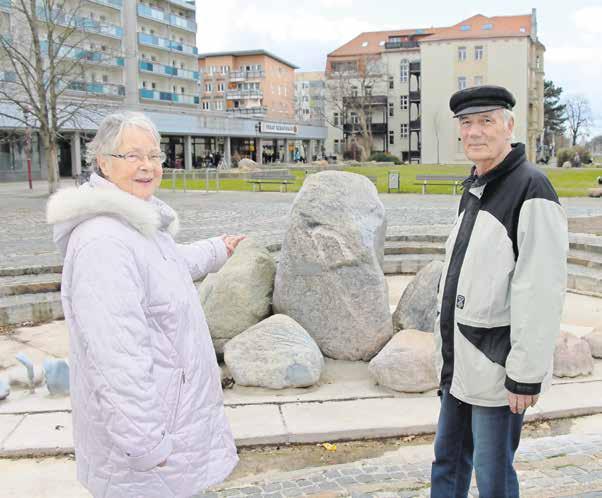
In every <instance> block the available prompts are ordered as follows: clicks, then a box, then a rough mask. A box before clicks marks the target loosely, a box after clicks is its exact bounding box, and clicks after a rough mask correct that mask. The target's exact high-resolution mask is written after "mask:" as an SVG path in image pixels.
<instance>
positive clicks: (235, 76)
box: [229, 71, 265, 81]
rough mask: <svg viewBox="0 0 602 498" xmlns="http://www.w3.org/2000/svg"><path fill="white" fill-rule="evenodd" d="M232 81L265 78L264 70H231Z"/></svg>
mask: <svg viewBox="0 0 602 498" xmlns="http://www.w3.org/2000/svg"><path fill="white" fill-rule="evenodd" d="M229 74H230V81H250V80H260V79H263V78H265V72H264V71H230V73H229Z"/></svg>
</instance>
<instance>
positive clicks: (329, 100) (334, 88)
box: [324, 55, 387, 161]
mask: <svg viewBox="0 0 602 498" xmlns="http://www.w3.org/2000/svg"><path fill="white" fill-rule="evenodd" d="M386 82H387V78H386V74H385V71H384V67H383V64H382V61H381V58H380V56H379V55H376V56H362V57H359V58H355V59H353V60H348V61H340V62H339V61H337V62H332V63H331V66H330V71H329V72H328V74H327V79H326V96H325V105H324V109H325V110H327V111H326V112H325V115H324V120H325V121H326V122H327V123H328V124H330V125H331V126H334V127H336V128H339V129H341V130H342V131H343V136H344V137H345V138H346V142H347V143H350V145H351V147H352V148H353V149H354V150H359V151H360V159H361V160H363V161H365V160H366V159H368V157H369V156H370V153H371V152H372V147H373V143H374V140H373V136H372V116H373V112H374V111H376V109H378V108H380V109H383V112H384V113H386V112H387V108H386V106H387V97H386V91H384V85H386ZM381 89H383V91H382V95H378V93H379V92H380V90H381ZM335 116H336V117H335Z"/></svg>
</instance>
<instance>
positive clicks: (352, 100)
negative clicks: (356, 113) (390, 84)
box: [343, 95, 387, 107]
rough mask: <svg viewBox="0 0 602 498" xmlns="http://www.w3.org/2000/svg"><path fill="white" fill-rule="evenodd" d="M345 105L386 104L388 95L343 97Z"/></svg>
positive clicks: (376, 105)
mask: <svg viewBox="0 0 602 498" xmlns="http://www.w3.org/2000/svg"><path fill="white" fill-rule="evenodd" d="M343 105H344V106H350V107H363V106H375V107H378V106H386V105H387V96H386V95H366V96H361V95H360V96H355V97H343Z"/></svg>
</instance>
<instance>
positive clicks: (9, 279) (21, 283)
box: [0, 273, 61, 297]
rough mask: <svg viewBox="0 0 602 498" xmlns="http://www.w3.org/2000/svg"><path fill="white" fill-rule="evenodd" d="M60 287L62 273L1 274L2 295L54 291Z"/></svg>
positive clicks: (0, 294) (0, 293) (0, 286)
mask: <svg viewBox="0 0 602 498" xmlns="http://www.w3.org/2000/svg"><path fill="white" fill-rule="evenodd" d="M60 289H61V274H60V273H39V274H31V275H18V276H3V277H2V276H0V297H4V296H18V295H22V294H38V293H41V292H54V291H58V290H60Z"/></svg>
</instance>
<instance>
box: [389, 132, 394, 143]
mask: <svg viewBox="0 0 602 498" xmlns="http://www.w3.org/2000/svg"><path fill="white" fill-rule="evenodd" d="M394 143H395V133H394V132H393V130H391V131H389V145H393V144H394Z"/></svg>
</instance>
